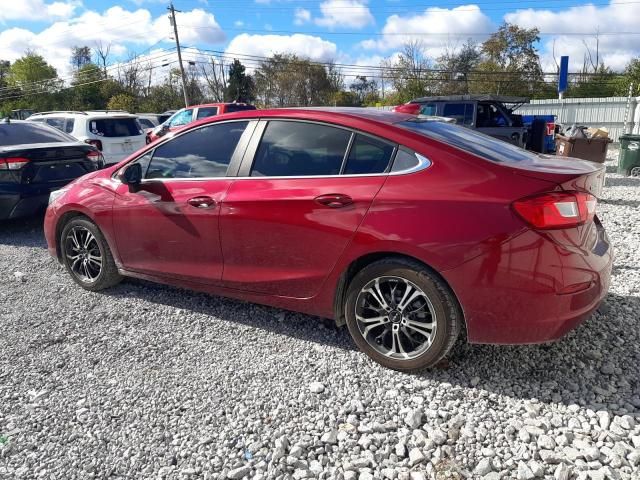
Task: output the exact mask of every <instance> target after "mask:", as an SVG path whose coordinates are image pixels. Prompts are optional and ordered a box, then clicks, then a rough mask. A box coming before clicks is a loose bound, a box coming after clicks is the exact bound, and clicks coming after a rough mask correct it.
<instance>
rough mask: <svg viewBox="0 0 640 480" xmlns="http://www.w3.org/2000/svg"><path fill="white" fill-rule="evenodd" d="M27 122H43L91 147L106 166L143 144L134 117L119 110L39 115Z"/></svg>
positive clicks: (143, 136) (58, 112) (143, 139)
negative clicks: (96, 151) (102, 157)
mask: <svg viewBox="0 0 640 480" xmlns="http://www.w3.org/2000/svg"><path fill="white" fill-rule="evenodd" d="M27 120H28V121H30V122H41V123H46V124H47V125H51V126H52V127H55V128H57V129H58V130H60V131H63V132H65V133H68V134H69V135H71V136H73V137H75V138H76V139H78V140H80V141H83V142H86V143H89V144H91V145H93V146H94V147H96V148H97V149H98V150H100V152H102V155H103V156H104V160H105V163H106V164H107V165H113V164H115V163H118V162H119V161H120V160H122V159H124V158H126V157H127V156H128V155H130V154H131V153H133V152H135V151H136V150H138V149H139V148H141V147H144V145H145V143H146V142H145V134H144V131H143V130H142V127H141V126H140V124H139V123H138V121H137V120H136V116H135V115H131V114H130V113H127V112H125V111H120V110H92V111H86V112H84V111H55V112H41V113H35V114H33V115H31V116H30V117H29V118H28V119H27Z"/></svg>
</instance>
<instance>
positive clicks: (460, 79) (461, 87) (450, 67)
mask: <svg viewBox="0 0 640 480" xmlns="http://www.w3.org/2000/svg"><path fill="white" fill-rule="evenodd" d="M481 59H482V54H481V53H480V50H479V49H478V45H477V44H476V43H475V42H473V41H472V40H471V39H468V40H467V41H466V42H465V43H464V45H462V47H461V48H460V49H459V50H456V49H447V50H446V51H445V53H443V54H442V55H441V56H440V58H438V67H439V68H440V69H441V70H444V72H443V73H442V75H441V83H440V88H439V90H440V92H439V93H440V94H442V95H455V94H467V93H469V74H470V73H471V72H472V71H473V70H475V69H476V68H477V67H478V65H479V64H480V61H481Z"/></svg>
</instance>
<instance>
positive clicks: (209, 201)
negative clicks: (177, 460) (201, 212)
mask: <svg viewBox="0 0 640 480" xmlns="http://www.w3.org/2000/svg"><path fill="white" fill-rule="evenodd" d="M187 203H188V204H189V205H191V206H192V207H196V208H213V207H215V206H216V201H215V200H214V199H213V198H211V197H204V196H203V197H193V198H190V199H189V200H187Z"/></svg>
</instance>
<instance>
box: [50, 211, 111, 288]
mask: <svg viewBox="0 0 640 480" xmlns="http://www.w3.org/2000/svg"><path fill="white" fill-rule="evenodd" d="M83 230H86V231H89V232H90V233H91V234H92V235H93V237H94V238H95V244H93V242H92V248H93V252H94V253H95V250H96V248H97V250H99V252H100V258H101V268H100V269H99V272H98V271H97V267H92V268H94V269H93V270H92V271H91V273H93V274H95V277H90V276H89V277H87V276H85V278H83V276H82V275H81V274H79V273H78V272H77V271H76V270H74V268H73V267H74V265H75V264H74V262H73V260H72V259H71V258H70V257H69V255H67V253H69V251H68V250H67V248H68V247H72V246H73V241H72V239H71V238H70V236H69V235H70V234H72V233H73V232H82V231H83ZM59 241H60V252H61V255H62V263H63V264H64V266H65V268H66V270H67V272H68V273H69V275H71V278H73V280H74V282H76V283H77V284H78V285H80V286H81V287H82V288H84V289H85V290H90V291H92V292H95V291H98V290H104V289H105V288H109V287H112V286H114V285H116V284H118V283H119V282H120V281H121V280H122V275H120V274H119V273H118V267H117V266H116V263H115V261H114V260H113V255H112V254H111V249H110V248H109V245H108V244H107V241H106V239H105V238H104V235H102V232H101V231H100V229H99V228H98V227H97V225H96V224H95V223H93V222H92V221H90V220H89V219H87V218H85V217H75V218H72V219H71V220H69V221H68V222H67V223H66V224H65V225H64V228H63V229H62V233H61V234H60V239H59ZM71 253H75V252H71Z"/></svg>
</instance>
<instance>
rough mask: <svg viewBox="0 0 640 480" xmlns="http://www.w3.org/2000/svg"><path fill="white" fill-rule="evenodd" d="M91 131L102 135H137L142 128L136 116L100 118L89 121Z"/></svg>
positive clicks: (140, 133) (140, 132)
mask: <svg viewBox="0 0 640 480" xmlns="http://www.w3.org/2000/svg"><path fill="white" fill-rule="evenodd" d="M89 131H90V132H91V133H93V134H94V135H99V136H101V137H135V136H137V135H142V130H140V126H139V124H138V122H137V121H136V119H135V118H99V119H96V120H90V121H89Z"/></svg>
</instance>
